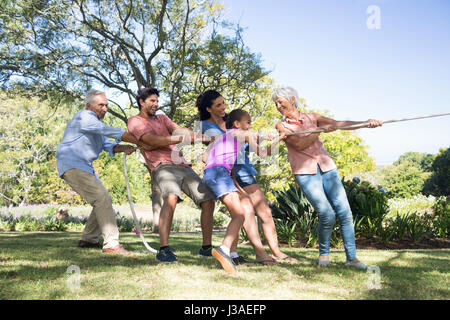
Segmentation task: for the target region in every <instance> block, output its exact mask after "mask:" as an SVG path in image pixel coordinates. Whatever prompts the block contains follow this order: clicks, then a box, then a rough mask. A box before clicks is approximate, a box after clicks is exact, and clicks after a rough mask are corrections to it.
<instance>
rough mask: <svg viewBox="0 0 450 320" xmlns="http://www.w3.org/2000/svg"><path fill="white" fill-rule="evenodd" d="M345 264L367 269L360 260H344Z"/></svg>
mask: <svg viewBox="0 0 450 320" xmlns="http://www.w3.org/2000/svg"><path fill="white" fill-rule="evenodd" d="M345 265H346V266H347V267H353V268H358V269H364V270H365V269H367V266H366V265H365V264H364V263H362V262H361V261H359V262H351V261H347V262H345Z"/></svg>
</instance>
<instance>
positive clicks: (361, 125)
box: [286, 112, 450, 136]
mask: <svg viewBox="0 0 450 320" xmlns="http://www.w3.org/2000/svg"><path fill="white" fill-rule="evenodd" d="M448 115H450V112H447V113H438V114H430V115H427V116H420V117H412V118H402V119H393V120H386V121H383V124H385V123H393V122H401V121H410V120H417V119H425V118H433V117H441V116H448ZM368 125H369V123H368V122H363V123H358V124H352V125H349V126H345V127H340V128H337V129H340V130H342V129H359V128H366V127H367V126H368ZM324 131H325V130H324V129H316V130H309V131H296V132H292V133H287V134H286V136H292V135H294V134H302V133H318V132H324Z"/></svg>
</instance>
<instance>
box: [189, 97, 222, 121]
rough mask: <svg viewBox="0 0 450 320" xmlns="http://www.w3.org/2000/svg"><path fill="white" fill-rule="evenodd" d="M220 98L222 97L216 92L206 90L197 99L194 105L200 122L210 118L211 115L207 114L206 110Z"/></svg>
mask: <svg viewBox="0 0 450 320" xmlns="http://www.w3.org/2000/svg"><path fill="white" fill-rule="evenodd" d="M221 96H222V95H221V94H220V93H219V92H218V91H216V90H207V91H205V92H203V93H202V94H201V95H199V96H198V97H197V101H196V103H195V105H196V106H197V109H198V114H199V116H200V120H201V121H203V120H207V119H209V118H211V113H209V112H208V110H206V108H210V107H211V106H212V104H213V101H214V100H216V99H217V98H218V97H221Z"/></svg>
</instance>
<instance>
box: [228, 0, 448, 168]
mask: <svg viewBox="0 0 450 320" xmlns="http://www.w3.org/2000/svg"><path fill="white" fill-rule="evenodd" d="M221 2H222V3H223V4H224V6H225V9H224V18H226V19H228V20H231V21H234V22H239V24H240V25H241V27H243V28H244V33H243V38H244V42H245V44H246V45H247V46H248V47H249V49H250V50H251V51H252V52H254V53H259V54H260V55H261V58H262V60H263V66H264V67H265V68H266V70H269V71H270V74H269V76H270V77H271V78H273V79H274V80H275V83H276V84H277V85H280V86H291V87H293V88H295V89H296V90H297V91H298V93H299V95H300V96H301V97H302V98H304V99H305V100H306V103H307V105H308V106H309V107H310V108H312V109H317V110H325V109H326V110H329V111H330V113H331V114H332V117H333V118H334V119H336V120H355V121H362V120H367V119H370V118H373V119H380V120H390V119H399V118H407V117H415V116H423V115H429V114H438V113H447V112H450V1H448V0H442V1H438V0H370V1H367V0H340V1H337V0H317V1H313V0H310V1H304V0H277V1H274V0H222V1H221ZM357 133H358V134H359V135H360V136H361V137H362V138H363V141H364V143H365V144H366V145H368V152H369V155H370V156H371V157H373V158H374V159H375V161H376V163H377V165H387V164H391V163H392V162H394V161H396V160H397V159H398V158H399V156H400V155H401V154H403V153H405V152H408V151H414V152H421V153H432V154H436V153H438V152H439V149H440V148H448V147H449V146H450V116H444V117H437V118H429V119H422V120H414V121H406V122H400V123H391V124H385V125H384V126H383V127H379V128H375V129H360V130H358V131H357Z"/></svg>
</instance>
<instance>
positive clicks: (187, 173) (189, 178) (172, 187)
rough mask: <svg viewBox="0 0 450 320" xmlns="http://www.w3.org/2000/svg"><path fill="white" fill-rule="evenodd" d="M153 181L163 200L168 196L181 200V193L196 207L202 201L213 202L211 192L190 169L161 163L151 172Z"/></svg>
mask: <svg viewBox="0 0 450 320" xmlns="http://www.w3.org/2000/svg"><path fill="white" fill-rule="evenodd" d="M153 179H155V182H156V183H157V184H158V186H159V189H160V190H161V196H162V198H163V199H165V198H166V197H167V196H168V195H169V194H175V195H177V196H178V198H179V199H180V200H183V196H182V192H181V191H183V192H184V193H185V194H186V195H187V196H188V197H189V198H191V199H192V200H194V202H195V204H196V205H198V206H199V205H200V204H201V203H202V202H204V201H208V200H214V196H213V194H212V193H211V191H209V189H208V188H207V187H206V186H205V185H204V184H203V182H202V179H201V178H200V177H199V176H198V174H197V173H195V171H194V170H192V168H191V167H184V166H181V165H178V164H171V163H161V164H160V165H159V166H157V167H156V169H155V170H153Z"/></svg>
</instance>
